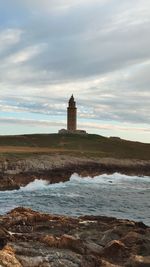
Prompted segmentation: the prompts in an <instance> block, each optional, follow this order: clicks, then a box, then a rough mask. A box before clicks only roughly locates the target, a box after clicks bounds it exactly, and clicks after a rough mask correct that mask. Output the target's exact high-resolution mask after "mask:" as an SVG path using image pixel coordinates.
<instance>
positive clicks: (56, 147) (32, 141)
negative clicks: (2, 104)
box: [0, 134, 150, 160]
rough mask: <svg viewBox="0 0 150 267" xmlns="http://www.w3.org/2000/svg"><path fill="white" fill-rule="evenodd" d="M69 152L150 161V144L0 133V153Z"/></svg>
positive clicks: (92, 137)
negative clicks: (4, 134) (2, 134)
mask: <svg viewBox="0 0 150 267" xmlns="http://www.w3.org/2000/svg"><path fill="white" fill-rule="evenodd" d="M54 153H58V154H65V155H71V156H79V157H88V158H91V157H92V158H103V157H109V158H118V159H124V158H128V159H139V160H150V144H145V143H140V142H132V141H126V140H123V139H119V138H106V137H103V136H100V135H94V134H88V135H78V134H31V135H18V136H0V156H4V155H6V154H9V156H17V157H19V156H23V155H24V156H28V155H29V156H30V155H31V154H54Z"/></svg>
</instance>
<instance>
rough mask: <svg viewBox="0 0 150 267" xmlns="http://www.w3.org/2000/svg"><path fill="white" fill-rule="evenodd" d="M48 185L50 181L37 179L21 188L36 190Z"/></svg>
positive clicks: (23, 189)
mask: <svg viewBox="0 0 150 267" xmlns="http://www.w3.org/2000/svg"><path fill="white" fill-rule="evenodd" d="M47 185H48V181H45V180H41V179H40V180H38V179H35V180H34V181H33V182H31V183H29V184H27V185H26V186H24V187H23V186H22V187H21V188H20V190H21V191H34V190H35V191H36V190H41V189H45V188H46V187H47Z"/></svg>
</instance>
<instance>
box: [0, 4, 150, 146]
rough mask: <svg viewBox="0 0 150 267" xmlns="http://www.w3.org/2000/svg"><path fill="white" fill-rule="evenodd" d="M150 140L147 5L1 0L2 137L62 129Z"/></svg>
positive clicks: (149, 6) (149, 18)
mask: <svg viewBox="0 0 150 267" xmlns="http://www.w3.org/2000/svg"><path fill="white" fill-rule="evenodd" d="M72 93H73V94H74V96H75V99H76V102H77V107H78V128H81V129H85V130H87V131H88V132H89V133H97V134H101V135H104V136H120V137H122V138H124V139H130V140H138V141H142V142H150V1H149V0H124V1H120V0H30V1H29V0H5V1H4V0H0V134H1V135H3V134H22V133H35V132H39V133H41V132H45V133H51V132H57V131H58V129H60V128H65V127H66V107H67V101H68V99H69V97H70V96H71V94H72Z"/></svg>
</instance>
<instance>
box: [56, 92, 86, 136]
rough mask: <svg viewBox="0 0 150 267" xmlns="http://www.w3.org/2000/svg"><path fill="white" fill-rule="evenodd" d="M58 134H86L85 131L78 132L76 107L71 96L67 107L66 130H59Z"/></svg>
mask: <svg viewBox="0 0 150 267" xmlns="http://www.w3.org/2000/svg"><path fill="white" fill-rule="evenodd" d="M58 133H60V134H65V133H66V134H67V133H73V134H86V131H85V130H78V129H77V107H76V102H75V100H74V96H73V95H72V96H71V97H70V99H69V101H68V107H67V129H61V130H59V132H58Z"/></svg>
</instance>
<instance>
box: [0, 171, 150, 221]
mask: <svg viewBox="0 0 150 267" xmlns="http://www.w3.org/2000/svg"><path fill="white" fill-rule="evenodd" d="M149 198H150V177H146V176H144V177H138V176H128V175H123V174H119V173H114V174H111V175H108V174H102V175H99V176H95V177H93V178H92V177H81V176H79V175H78V174H76V173H74V174H73V175H72V176H71V177H70V179H69V180H68V181H66V182H60V183H57V184H49V182H48V181H46V180H42V179H41V180H37V179H36V180H34V181H33V182H31V183H29V184H28V185H26V186H25V187H21V188H20V190H14V191H4V192H1V193H0V214H4V213H6V212H7V211H10V210H11V209H12V208H15V207H17V206H24V207H29V208H32V209H34V210H38V211H42V212H48V213H53V214H65V215H70V216H79V215H85V214H89V215H106V216H114V217H118V218H127V219H132V220H140V221H143V222H144V223H146V224H149V225H150V204H149Z"/></svg>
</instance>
